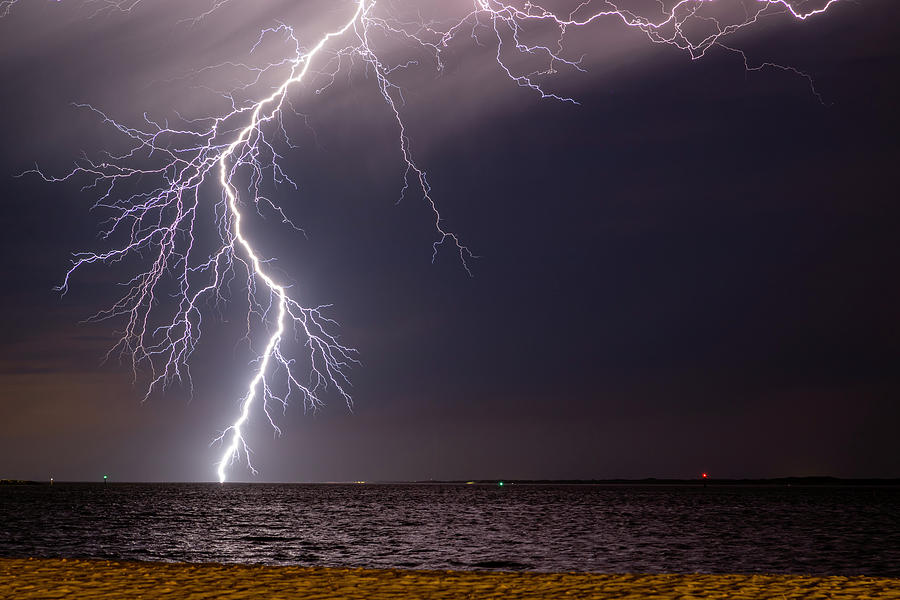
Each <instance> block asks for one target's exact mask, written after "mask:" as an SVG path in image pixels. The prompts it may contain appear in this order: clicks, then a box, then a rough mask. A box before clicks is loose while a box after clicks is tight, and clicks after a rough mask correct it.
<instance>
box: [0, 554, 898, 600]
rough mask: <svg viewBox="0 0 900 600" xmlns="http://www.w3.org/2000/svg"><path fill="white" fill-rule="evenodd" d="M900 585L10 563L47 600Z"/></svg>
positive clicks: (9, 591) (865, 580) (814, 590)
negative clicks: (51, 599)
mask: <svg viewBox="0 0 900 600" xmlns="http://www.w3.org/2000/svg"><path fill="white" fill-rule="evenodd" d="M898 589H900V579H890V578H877V577H862V576H859V577H856V576H854V577H809V576H805V575H700V574H690V575H676V574H663V575H632V574H597V573H521V572H517V573H509V572H496V571H493V572H492V571H406V570H398V569H345V568H327V567H269V566H258V565H223V564H215V563H204V564H195V563H154V562H143V563H142V562H119V561H105V560H65V559H0V597H2V598H16V599H17V600H28V599H38V598H41V599H43V598H48V597H52V598H62V597H74V598H78V597H90V598H136V597H141V598H145V599H147V598H172V597H177V598H188V599H190V598H220V599H223V600H224V599H227V598H232V597H235V598H237V597H241V598H248V597H260V598H272V597H278V598H285V599H290V598H298V599H299V598H344V599H348V600H352V599H360V600H363V599H364V600H390V599H400V598H418V599H423V600H427V599H430V598H450V597H453V598H472V597H475V598H487V597H490V598H499V597H502V598H505V599H507V600H517V599H519V598H529V599H532V600H543V599H548V600H549V599H551V598H552V599H557V598H562V597H570V598H593V599H595V600H612V599H614V598H623V597H629V598H649V597H652V598H658V599H669V598H672V599H675V598H684V597H691V598H698V599H702V598H733V597H741V598H754V599H755V600H767V599H772V600H775V599H778V600H782V599H783V598H798V597H804V598H805V597H816V598H832V599H834V600H850V599H856V598H868V599H871V600H880V599H882V598H883V599H885V600H887V599H888V598H896V597H897V595H896V594H897V590H898Z"/></svg>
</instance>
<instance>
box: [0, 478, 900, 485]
mask: <svg viewBox="0 0 900 600" xmlns="http://www.w3.org/2000/svg"><path fill="white" fill-rule="evenodd" d="M106 483H107V482H104V481H52V482H51V481H33V480H25V479H0V485H2V486H13V485H16V486H33V485H47V486H49V485H56V484H98V485H104V484H106ZM117 483H118V484H124V483H130V484H159V485H166V484H172V485H175V484H209V485H220V484H218V483H215V482H212V481H109V482H108V484H110V485H115V484H117ZM361 484H366V485H479V486H483V485H492V486H497V485H501V484H502V485H503V486H513V485H613V486H615V485H651V486H652V485H685V486H706V485H716V486H729V485H731V486H741V485H754V486H900V478H860V479H846V478H840V477H818V476H811V477H774V478H767V479H728V478H722V479H719V478H712V477H710V478H708V479H700V478H695V479H662V478H656V477H647V478H644V479H473V480H468V481H464V480H453V479H449V480H437V479H433V480H432V479H428V480H417V481H306V482H291V481H273V482H228V483H226V484H225V485H361Z"/></svg>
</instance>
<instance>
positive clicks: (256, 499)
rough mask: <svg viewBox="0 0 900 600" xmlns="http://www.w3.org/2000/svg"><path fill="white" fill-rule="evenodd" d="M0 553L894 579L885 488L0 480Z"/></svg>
mask: <svg viewBox="0 0 900 600" xmlns="http://www.w3.org/2000/svg"><path fill="white" fill-rule="evenodd" d="M0 556H7V557H13V556H16V557H24V556H42V557H68V558H76V557H78V558H88V557H90V558H107V559H120V560H158V561H185V562H241V563H265V564H296V565H318V566H349V567H403V568H418V569H504V570H510V569H527V570H536V571H573V570H574V571H594V572H643V573H661V572H668V573H671V572H707V573H709V572H712V573H717V572H729V573H735V572H767V573H809V574H832V575H834V574H866V575H874V576H891V577H898V576H900V489H898V488H892V487H875V488H862V487H858V488H852V487H731V486H729V487H724V486H723V487H717V486H709V487H707V488H703V487H699V486H682V487H678V486H509V485H507V486H504V487H502V488H500V487H497V486H477V485H476V486H472V485H469V486H466V485H283V484H278V485H264V484H258V485H241V484H226V485H225V486H224V487H220V486H219V485H217V484H110V485H107V486H103V485H92V484H56V485H53V486H52V487H51V486H46V485H41V486H2V487H0Z"/></svg>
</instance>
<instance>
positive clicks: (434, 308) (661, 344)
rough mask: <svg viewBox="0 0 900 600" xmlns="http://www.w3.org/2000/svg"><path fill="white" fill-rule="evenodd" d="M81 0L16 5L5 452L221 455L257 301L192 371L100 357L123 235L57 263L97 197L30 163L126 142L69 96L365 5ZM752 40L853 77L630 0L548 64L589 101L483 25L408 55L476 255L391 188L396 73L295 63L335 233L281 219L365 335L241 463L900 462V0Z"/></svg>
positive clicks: (419, 135) (321, 469)
mask: <svg viewBox="0 0 900 600" xmlns="http://www.w3.org/2000/svg"><path fill="white" fill-rule="evenodd" d="M77 4H78V3H74V4H73V3H66V2H63V3H49V2H47V3H45V2H41V1H32V2H30V3H28V2H26V3H21V5H20V6H17V7H16V8H15V10H14V11H13V12H12V13H11V14H10V15H9V16H7V17H5V18H4V19H2V20H0V46H2V52H0V81H2V82H3V85H2V86H0V109H2V110H0V135H2V141H3V143H2V145H0V152H2V159H0V200H2V203H3V213H2V214H3V215H4V217H3V221H2V222H3V228H4V234H3V235H2V236H0V249H2V254H0V255H2V257H3V260H2V261H0V268H2V286H3V287H2V292H3V293H2V295H0V302H2V315H3V318H2V331H3V335H2V336H0V478H2V477H6V478H23V479H38V480H43V479H46V478H48V477H50V476H53V477H54V478H56V479H57V480H96V479H98V478H99V477H100V476H101V475H102V474H104V473H109V474H110V476H111V477H112V478H114V479H115V480H119V481H125V480H129V481H158V480H166V481H182V480H188V481H207V480H212V479H213V478H214V476H215V472H214V463H215V462H216V460H217V459H218V456H219V453H220V448H219V447H218V446H210V441H211V440H212V439H213V437H214V436H215V435H216V434H217V433H218V432H219V431H221V429H222V428H224V427H225V426H227V425H228V424H229V423H230V421H231V420H232V419H233V417H234V415H235V414H236V412H237V403H238V401H239V399H240V396H241V394H242V389H243V387H244V385H245V383H246V381H247V380H248V377H249V374H250V372H251V370H250V367H249V366H248V359H249V356H250V355H249V354H248V353H247V350H246V347H243V346H240V345H239V344H238V343H237V341H238V339H239V338H240V336H241V335H242V330H241V328H242V318H243V317H242V316H241V314H242V313H241V310H240V307H239V306H234V305H233V306H232V307H231V308H228V309H224V310H222V311H221V312H219V313H218V314H216V313H215V312H214V311H211V312H210V314H209V315H208V321H207V322H206V327H205V331H206V334H205V337H204V339H203V341H202V343H201V346H200V348H199V349H198V350H197V352H196V354H195V356H194V360H193V363H192V367H193V370H194V394H193V398H191V397H190V394H189V393H187V391H186V390H184V389H178V388H173V389H171V390H170V391H169V392H168V393H166V394H157V395H153V396H151V397H150V398H149V399H148V400H147V401H146V402H143V403H142V402H141V398H142V397H143V394H144V391H145V386H144V382H143V381H141V380H139V381H138V383H137V384H135V385H132V382H131V374H130V371H129V368H128V366H127V365H125V366H120V365H118V364H117V363H116V362H115V361H113V362H112V363H107V364H105V365H101V360H102V358H103V356H104V354H105V352H106V351H107V350H108V348H109V347H110V346H111V345H112V344H113V343H114V340H115V339H116V338H115V335H114V334H115V330H116V327H117V326H121V323H115V322H107V323H100V324H82V323H80V322H81V321H82V320H83V319H84V318H86V317H88V316H89V315H91V314H92V313H94V312H96V311H97V310H99V309H102V308H104V307H106V306H107V305H108V304H110V303H111V302H112V301H114V300H115V299H116V297H117V296H116V295H115V294H116V292H117V290H116V289H115V288H116V286H115V284H116V282H118V281H121V280H122V279H123V278H126V279H127V277H128V276H129V273H131V271H129V270H128V265H120V266H115V267H112V268H103V267H97V268H92V269H88V270H85V271H84V272H81V273H79V274H78V275H77V276H76V278H75V279H74V280H73V287H72V290H71V292H70V293H69V294H68V295H66V296H64V297H60V295H59V294H58V293H56V292H54V291H53V289H52V288H53V286H54V285H57V284H58V283H59V282H60V280H61V278H62V276H63V275H64V273H65V270H66V268H67V265H68V264H69V260H70V256H71V252H73V251H77V250H82V249H86V248H92V247H96V244H97V239H96V238H97V231H98V222H99V221H100V220H101V219H102V217H103V215H101V214H97V213H91V211H90V210H89V209H90V206H91V204H92V202H93V200H94V198H95V196H94V195H92V194H91V193H90V192H83V191H80V187H81V185H83V183H84V181H81V182H72V183H65V184H47V183H44V182H43V181H41V180H40V179H39V178H37V177H35V176H25V177H21V178H16V177H15V175H17V174H18V173H21V172H22V171H24V170H26V169H29V168H31V166H32V165H33V164H34V163H35V162H38V163H39V164H40V165H41V167H42V168H43V169H45V170H47V171H49V172H52V173H61V172H62V171H63V170H65V169H66V168H67V167H68V166H70V165H71V164H72V160H73V159H75V158H77V157H78V156H79V154H80V153H81V152H82V151H84V152H86V153H87V154H89V155H92V156H97V154H98V153H99V152H100V151H101V150H103V149H104V148H110V147H112V148H115V147H116V144H117V143H118V142H117V138H116V136H115V135H114V134H113V133H111V132H110V131H109V130H108V129H104V128H103V126H102V125H101V123H99V121H98V120H97V118H96V117H95V116H92V115H90V114H89V113H87V112H86V111H83V110H78V109H76V108H74V107H72V106H71V105H70V103H71V102H90V103H92V104H94V105H97V106H98V107H102V108H103V109H104V110H106V111H107V112H109V113H110V114H112V115H114V116H116V117H117V118H119V119H120V120H122V121H124V122H126V123H127V122H137V121H138V120H139V119H140V118H141V114H142V113H143V112H144V111H145V110H146V111H149V112H151V113H152V114H154V115H157V116H161V117H165V116H167V115H171V114H172V111H173V110H179V111H187V112H190V111H194V113H197V112H202V110H203V108H204V107H203V104H202V102H201V101H200V99H202V98H203V97H204V96H203V95H202V93H197V90H196V89H192V87H191V82H190V81H185V80H176V81H168V80H171V79H172V78H175V77H179V76H181V75H184V74H185V73H186V72H188V71H190V70H192V69H196V68H199V67H203V66H205V65H209V64H215V63H218V62H221V61H223V60H231V59H242V58H246V51H247V49H248V48H249V47H250V46H251V45H252V44H253V41H254V40H255V38H256V36H257V34H258V32H259V29H260V28H261V27H265V26H268V25H271V23H272V22H273V19H275V18H277V17H280V16H283V17H285V18H293V19H294V20H295V21H298V22H302V23H303V26H302V28H303V32H306V33H307V34H308V35H309V36H310V37H312V36H317V35H320V32H321V31H322V24H321V19H326V20H327V18H331V19H333V18H335V17H334V13H335V12H336V11H338V9H339V8H340V7H337V8H336V7H335V6H334V5H333V3H332V4H329V3H327V2H308V3H300V5H299V6H298V5H297V3H292V2H281V3H278V2H273V3H270V4H268V5H267V7H266V8H265V9H252V10H251V8H248V7H246V6H242V7H240V8H232V9H229V11H223V12H221V13H217V14H216V15H214V16H213V17H212V18H211V19H209V20H208V21H205V22H204V23H202V24H200V25H198V26H196V27H194V28H190V27H186V26H184V25H177V21H178V19H179V18H181V17H182V16H188V15H190V14H197V13H198V12H202V7H205V6H206V3H204V2H181V3H179V2H157V3H155V4H152V3H151V5H148V6H146V7H142V8H140V9H139V10H136V11H135V12H133V13H131V14H129V15H101V16H100V17H96V18H93V19H90V18H88V16H89V15H90V11H85V10H84V9H83V8H79V7H78V6H76V5H77ZM252 4H254V3H250V5H252ZM459 4H460V6H465V5H466V3H464V2H462V1H460V3H459ZM198 8H199V9H200V10H198ZM329 15H330V16H329ZM317 19H318V20H317ZM732 43H733V44H734V45H739V46H740V47H741V48H743V49H744V50H746V52H747V54H748V56H750V57H751V58H753V59H755V60H758V61H764V60H774V61H777V62H779V63H782V64H788V65H792V66H794V67H797V68H799V69H802V70H803V71H805V72H808V73H809V74H810V75H811V76H812V77H813V78H814V81H815V85H816V87H817V89H818V91H819V92H820V93H821V95H822V98H823V100H824V102H825V105H823V104H821V103H820V102H819V101H818V100H817V99H816V97H815V96H814V95H813V94H812V93H811V91H810V88H809V86H808V84H807V82H806V81H805V80H804V79H802V78H801V77H798V76H796V75H792V74H790V73H785V72H781V71H774V70H766V71H763V72H750V73H748V72H746V71H745V70H744V66H743V64H742V62H741V61H740V59H739V58H738V57H736V56H735V55H734V54H730V53H727V52H723V51H719V52H716V51H711V52H710V53H709V55H708V56H707V57H706V58H704V59H703V60H698V61H693V62H692V61H691V60H690V59H689V58H688V57H687V56H686V55H684V54H682V53H680V52H678V51H677V50H675V49H673V48H670V47H666V46H654V45H651V44H649V43H648V42H647V41H646V39H645V38H644V37H642V36H641V35H640V34H639V33H635V32H631V31H623V30H622V28H621V27H619V26H617V25H616V24H614V23H611V22H610V23H605V24H601V25H598V26H597V27H595V28H593V29H591V30H590V31H587V30H586V31H585V32H582V34H581V35H580V36H575V37H574V38H573V42H572V44H573V53H574V54H576V55H577V54H580V53H582V52H584V53H586V54H587V56H586V67H587V68H588V72H587V73H574V74H573V73H562V74H561V75H560V77H559V78H558V79H557V80H555V82H553V84H552V85H555V87H554V89H556V90H559V91H561V92H563V93H565V94H568V95H572V96H574V97H576V98H577V99H578V101H579V102H580V105H578V106H575V105H572V104H564V103H559V102H553V101H548V100H541V99H540V98H539V97H537V96H536V95H535V94H533V93H530V92H529V91H528V90H523V89H520V88H517V87H516V86H515V85H514V84H513V83H512V82H511V81H509V80H508V79H506V78H505V77H504V76H503V74H502V73H501V72H499V70H498V68H497V65H496V63H494V62H492V52H493V50H492V49H491V48H488V47H485V48H478V47H477V46H474V45H473V44H471V43H470V42H469V40H468V38H465V36H464V37H463V38H462V39H461V40H460V41H458V42H456V46H455V47H454V48H453V49H452V50H451V51H449V52H448V57H449V60H448V67H447V71H446V72H445V73H444V74H443V75H442V76H440V77H438V76H437V75H435V73H434V72H433V71H432V70H430V69H429V68H428V67H427V66H425V67H423V68H422V69H421V70H419V71H417V74H415V75H414V76H411V77H410V79H409V82H408V84H409V85H408V87H407V95H406V99H407V106H406V107H405V109H404V110H405V115H406V122H407V125H408V127H409V131H410V135H411V138H412V141H413V150H414V151H415V152H416V155H417V159H418V162H419V164H420V165H421V166H423V167H424V168H425V169H426V170H427V172H428V176H429V178H430V181H431V184H432V186H433V191H434V196H435V198H436V199H437V201H438V202H439V204H440V207H441V211H442V213H443V216H444V218H445V222H446V225H447V226H448V227H449V228H450V229H452V230H453V231H454V232H456V233H458V234H459V235H460V236H461V238H462V239H463V241H464V242H466V243H467V244H468V245H469V246H470V247H471V248H472V250H473V251H474V253H475V254H477V255H479V256H480V258H479V259H478V260H475V261H473V262H472V263H471V268H472V272H473V275H474V276H473V277H471V278H470V277H469V276H468V275H467V273H466V271H465V269H464V268H463V267H462V266H461V265H460V263H459V260H458V259H457V258H456V256H455V255H454V253H453V252H452V251H447V252H442V253H440V254H439V255H438V257H437V260H436V261H435V262H434V264H432V262H431V242H432V241H433V230H432V228H431V223H430V221H429V213H428V211H427V209H426V207H425V206H424V205H423V204H422V202H421V201H420V198H419V196H417V195H410V196H409V197H407V198H406V199H405V200H404V201H403V202H402V203H400V204H395V203H396V200H397V198H398V196H399V190H400V188H401V186H402V163H401V159H400V156H399V150H398V147H397V139H396V129H395V126H394V125H393V124H392V122H391V120H390V117H389V115H388V113H387V109H386V107H385V105H384V103H383V102H381V101H380V100H379V97H378V95H377V94H378V93H377V89H376V88H375V87H374V83H373V81H372V79H371V77H370V78H369V79H367V78H366V77H365V74H364V73H362V72H359V73H357V76H355V77H353V78H350V79H348V78H342V79H340V80H339V81H338V83H337V84H336V85H335V86H334V88H332V89H330V90H329V91H328V92H327V93H325V94H323V95H321V96H316V97H313V96H312V95H311V94H309V93H308V90H307V91H306V92H303V91H302V90H300V91H298V92H297V94H296V99H297V102H298V109H299V110H303V111H304V112H307V114H308V115H309V117H310V118H309V121H310V125H311V127H312V129H313V130H314V133H312V132H311V131H310V130H309V129H307V128H306V127H305V126H304V125H303V123H302V121H301V120H299V119H298V120H297V121H296V122H294V123H293V124H291V125H289V126H290V127H291V128H292V133H294V132H295V133H296V135H297V139H298V140H299V141H300V146H301V147H300V148H299V149H298V150H296V151H292V152H289V153H286V155H285V156H286V160H285V163H284V164H285V166H286V167H287V170H288V171H289V172H290V173H291V174H292V176H293V177H294V178H295V180H296V181H297V182H298V183H299V184H300V186H301V189H300V191H299V192H293V191H291V190H289V189H287V188H284V189H283V190H282V192H281V193H282V195H281V196H280V197H279V200H280V202H281V203H282V206H284V207H285V211H286V212H288V213H289V214H290V215H291V216H292V217H295V218H296V219H297V221H298V222H299V223H301V224H302V225H303V227H304V229H305V230H306V232H307V236H306V237H304V236H303V235H302V234H298V233H297V232H294V231H292V230H291V229H289V228H286V227H282V226H280V225H279V224H278V223H277V222H276V221H275V220H270V221H265V222H264V221H258V222H256V223H254V224H253V225H252V226H251V235H256V236H258V237H257V239H259V240H260V244H261V247H262V251H263V253H264V254H265V255H267V256H270V257H277V258H278V262H277V268H278V269H279V270H280V271H279V272H281V273H283V274H285V277H286V278H290V280H292V281H293V282H294V283H295V284H296V285H297V286H300V287H302V289H303V291H304V294H305V297H306V298H308V299H310V301H312V302H314V303H332V304H333V305H334V308H333V312H332V316H334V317H335V318H336V319H337V320H338V321H339V322H340V323H341V335H342V340H344V341H345V342H346V343H348V344H349V345H352V346H354V347H356V348H357V349H358V350H359V352H360V357H361V360H362V363H363V364H362V365H361V366H358V367H356V368H354V369H353V371H352V379H353V384H354V388H353V396H354V401H355V404H354V407H353V410H352V412H351V411H350V410H348V408H347V406H346V405H345V404H344V403H343V402H342V401H341V400H340V398H337V397H329V398H328V405H327V406H326V407H325V408H324V409H322V410H320V411H318V412H316V413H312V412H306V413H304V410H303V408H302V406H300V405H299V404H297V405H295V406H293V407H292V408H290V409H288V410H287V412H286V414H284V415H279V424H280V426H281V428H282V430H283V435H282V436H281V437H277V438H276V437H275V436H273V434H272V431H271V429H269V428H268V426H267V425H266V424H265V423H264V422H263V420H262V419H260V418H259V415H257V416H256V418H255V420H254V421H253V424H252V426H251V427H250V430H249V431H248V441H250V443H251V444H252V446H253V449H254V452H255V453H254V461H255V463H256V466H257V467H258V468H259V470H260V473H259V475H258V476H256V477H251V476H250V475H249V473H247V472H246V470H245V469H244V468H243V467H236V468H234V469H232V470H231V472H230V476H229V478H230V479H232V480H252V481H344V480H351V481H352V480H426V479H475V478H565V479H570V478H586V479H587V478H612V477H629V478H640V477H695V476H697V474H698V473H699V472H701V471H708V472H710V473H711V474H712V475H713V476H717V477H776V476H786V475H834V476H843V477H896V476H900V436H897V435H896V431H895V427H896V423H897V422H898V419H900V403H898V398H900V369H898V368H897V364H898V359H900V318H898V307H900V282H898V278H897V265H898V262H900V237H898V232H900V203H898V194H897V192H896V189H897V183H896V174H897V168H898V160H900V144H898V134H900V123H898V108H897V107H898V106H900V94H898V91H897V90H898V89H900V87H898V86H896V81H895V80H896V76H897V73H900V4H898V3H897V2H895V1H894V0H862V1H860V2H849V1H848V2H839V3H838V4H837V5H835V6H833V7H832V8H831V9H830V10H829V11H828V13H827V14H826V15H824V16H820V17H818V18H812V19H809V20H808V21H806V22H802V23H800V22H796V21H790V20H788V19H784V18H781V19H779V18H776V19H772V20H771V21H770V22H767V23H763V24H761V25H760V26H757V27H755V28H753V29H748V30H747V31H746V32H744V33H742V34H741V35H740V36H739V37H736V38H732ZM237 295H238V296H240V294H237ZM205 318H206V317H205Z"/></svg>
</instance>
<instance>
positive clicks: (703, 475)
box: [700, 473, 709, 479]
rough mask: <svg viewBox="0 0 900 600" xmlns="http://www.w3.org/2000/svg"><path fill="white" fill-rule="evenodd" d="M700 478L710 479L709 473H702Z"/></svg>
mask: <svg viewBox="0 0 900 600" xmlns="http://www.w3.org/2000/svg"><path fill="white" fill-rule="evenodd" d="M700 477H702V478H703V479H709V473H702V474H701V475H700Z"/></svg>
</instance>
